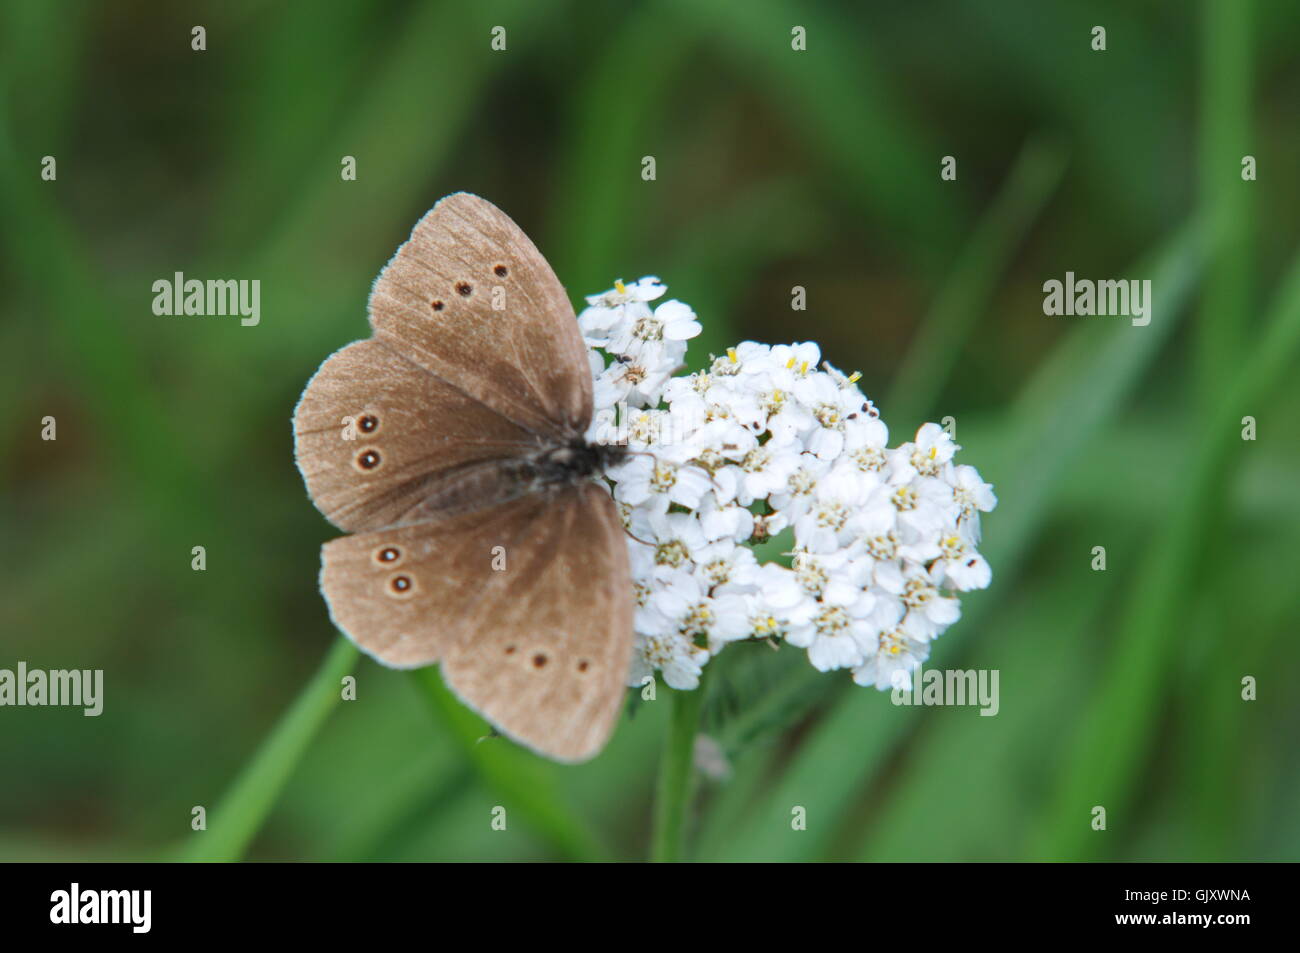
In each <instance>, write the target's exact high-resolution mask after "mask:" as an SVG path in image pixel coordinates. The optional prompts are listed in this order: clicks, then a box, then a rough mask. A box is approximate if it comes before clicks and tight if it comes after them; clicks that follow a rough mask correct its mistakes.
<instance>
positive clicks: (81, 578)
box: [0, 0, 1300, 860]
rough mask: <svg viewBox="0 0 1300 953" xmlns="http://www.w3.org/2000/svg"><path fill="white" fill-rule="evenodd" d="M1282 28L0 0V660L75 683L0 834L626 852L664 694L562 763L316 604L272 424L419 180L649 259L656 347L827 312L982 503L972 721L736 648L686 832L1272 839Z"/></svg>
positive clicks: (907, 844)
mask: <svg viewBox="0 0 1300 953" xmlns="http://www.w3.org/2000/svg"><path fill="white" fill-rule="evenodd" d="M195 24H202V25H203V26H205V28H206V30H207V50H206V52H194V51H193V50H191V46H190V38H191V33H190V30H191V27H192V26H193V25H195ZM496 25H502V26H504V27H505V28H506V31H507V50H506V51H505V52H494V51H492V50H491V48H490V45H489V42H490V38H491V37H490V31H491V29H492V27H493V26H496ZM796 25H801V26H804V27H805V28H806V29H807V36H808V40H807V47H808V48H807V51H806V52H794V51H792V50H791V42H790V40H791V29H792V27H793V26H796ZM1095 25H1102V26H1104V27H1105V28H1106V30H1107V49H1106V51H1105V52H1094V51H1093V50H1092V49H1091V47H1090V44H1091V29H1092V27H1093V26H1095ZM1298 39H1300V5H1297V4H1295V3H1293V2H1290V0H1278V2H1264V0H1258V2H1248V0H1241V2H1235V0H1230V2H1183V0H1171V2H1154V0H1153V2H1139V3H1134V2H1128V0H1109V2H1095V0H1093V2H1087V3H1084V2H1052V3H1045V2H1037V0H1005V2H997V3H993V2H980V0H936V2H927V3H918V4H894V3H884V2H879V3H854V4H832V3H825V2H823V3H795V2H793V0H743V2H742V0H731V2H724V0H662V2H644V3H614V2H609V3H582V2H558V0H548V2H545V3H539V2H536V0H492V2H484V3H416V2H407V3H395V4H387V5H383V4H372V3H361V2H355V3H350V2H349V3H344V2H339V3H308V2H292V3H270V2H251V0H246V2H221V3H206V4H202V3H201V4H186V5H180V4H164V3H153V4H150V3H131V2H117V3H112V4H109V3H92V2H44V0H7V2H5V3H4V4H3V5H2V6H0V84H2V86H3V88H2V89H0V245H2V247H3V256H2V258H0V353H3V355H4V356H5V359H6V360H5V363H6V365H7V371H6V373H4V374H3V375H0V446H2V447H3V456H2V458H0V460H2V469H0V474H2V476H0V478H2V479H3V484H4V491H3V502H2V503H0V505H2V507H3V515H2V527H3V528H2V529H0V534H2V537H3V546H2V547H0V561H2V562H0V569H2V570H3V571H2V572H0V580H2V581H0V640H2V642H0V667H4V668H13V667H15V666H16V664H17V662H18V660H25V661H26V662H27V663H28V665H29V666H30V667H42V668H65V667H75V668H102V669H104V671H105V676H104V677H105V695H106V698H105V711H104V714H103V715H102V716H100V717H99V718H85V717H83V716H82V714H81V712H80V711H79V710H77V709H58V708H46V709H33V708H24V709H16V708H4V709H0V859H5V860H53V859H144V858H154V857H175V856H183V857H190V858H196V859H206V858H213V859H219V858H233V857H247V858H252V859H263V860H273V859H304V860H419V859H488V860H494V859H525V860H533V859H548V858H554V859H565V858H577V859H589V858H613V859H640V858H643V857H645V856H646V855H647V851H648V845H649V842H650V829H651V817H652V814H653V792H654V787H655V775H656V770H657V765H658V761H659V752H660V749H661V747H662V745H663V739H664V735H665V731H666V726H667V721H668V717H667V716H668V708H669V707H670V706H669V705H667V704H665V703H664V700H665V699H666V698H667V696H668V695H670V694H671V692H669V691H668V690H666V689H664V690H661V693H660V699H659V701H658V702H656V703H647V704H641V705H640V706H638V707H637V708H636V710H635V713H634V715H632V716H631V717H628V718H625V719H624V721H623V722H622V724H621V725H620V727H619V729H618V731H617V734H616V736H615V738H614V740H613V742H612V743H611V744H610V746H609V748H608V749H607V750H606V752H605V753H604V754H603V755H602V756H601V757H599V758H598V759H596V760H595V761H594V762H591V763H589V764H586V765H583V766H580V767H575V768H562V767H557V766H553V765H550V764H547V763H545V762H542V761H539V760H538V759H536V758H534V757H532V756H531V755H527V754H524V753H523V752H521V751H519V750H518V749H515V748H514V747H513V746H511V745H510V744H509V743H508V742H506V741H504V740H501V739H490V740H487V741H482V742H481V743H480V742H479V740H478V739H479V738H480V736H481V735H482V734H483V733H484V727H483V724H482V722H480V721H478V720H477V719H475V718H473V717H472V716H470V715H468V714H467V713H466V712H465V711H464V710H463V709H460V708H459V707H458V706H456V705H455V703H454V702H449V701H448V699H447V697H446V695H445V692H444V691H443V690H442V689H441V688H440V686H439V684H438V681H437V676H436V673H429V672H426V673H422V674H420V675H414V676H413V675H411V674H409V673H397V672H391V671H387V670H384V669H382V668H381V667H379V666H377V665H375V664H373V663H371V662H370V661H368V660H367V661H361V662H356V663H355V665H354V662H353V659H352V657H351V654H350V652H349V651H348V650H347V649H346V647H341V646H343V643H342V641H341V640H340V639H339V638H338V637H337V636H336V634H335V632H334V630H333V629H332V627H331V625H330V623H329V620H328V618H327V616H326V611H325V606H324V604H323V602H322V600H321V598H320V596H319V594H318V592H317V589H316V573H317V567H318V550H319V546H320V544H321V543H322V542H323V541H324V540H326V539H328V538H330V537H331V536H333V535H334V532H333V530H332V528H331V527H329V526H328V525H327V524H326V522H325V521H324V520H323V519H322V518H321V517H320V516H319V515H318V514H317V512H316V510H315V509H314V508H313V507H312V506H311V504H310V503H309V501H308V500H307V498H306V496H305V493H304V490H303V487H302V484H301V481H300V479H299V477H298V474H297V472H296V471H295V469H294V466H293V455H292V439H291V432H290V423H289V418H290V414H291V411H292V408H293V406H294V402H295V400H296V399H297V397H298V394H299V392H300V391H301V388H302V387H303V385H304V383H305V382H306V380H307V378H308V377H309V375H310V374H311V373H312V371H313V370H314V369H315V367H316V366H317V364H318V363H319V362H320V361H321V360H322V359H323V358H324V357H325V356H326V355H327V354H329V353H330V352H331V351H333V350H334V349H336V348H338V347H339V346H341V345H343V344H344V343H346V342H348V341H351V340H354V339H356V338H360V337H364V336H365V335H366V334H367V333H368V331H367V328H366V320H365V300H366V295H367V292H368V290H369V286H370V283H371V281H372V280H373V278H374V276H375V275H376V273H377V272H378V270H379V268H380V267H381V266H382V265H383V263H384V262H385V261H386V260H387V259H388V257H389V256H390V255H391V254H392V252H393V250H394V249H395V248H396V246H397V245H398V244H399V243H400V242H401V241H402V240H403V239H404V238H405V237H406V235H407V233H408V231H409V229H410V228H411V226H412V225H413V224H414V222H415V221H416V220H417V219H418V218H419V216H420V215H421V214H422V213H423V212H424V211H425V209H427V208H428V207H429V206H430V205H431V204H433V202H434V201H435V200H437V199H438V198H439V197H440V196H442V195H444V194H446V193H448V192H452V191H456V190H460V189H466V190H470V191H474V192H478V193H480V194H482V195H484V196H486V197H488V198H489V199H491V200H492V201H493V202H495V203H497V204H498V205H500V206H501V207H502V208H503V209H505V210H506V211H507V212H508V213H509V214H510V215H511V216H513V217H514V218H515V219H516V220H517V221H518V222H519V223H520V224H521V225H522V226H523V227H524V229H525V230H526V231H528V232H529V233H530V235H531V236H532V237H533V239H534V240H535V241H536V242H537V243H538V245H539V246H540V247H541V249H542V250H543V252H544V253H545V254H546V255H547V256H548V258H549V259H550V261H551V262H552V264H553V265H554V267H555V269H556V272H557V273H558V274H559V276H560V278H561V281H563V282H564V284H565V285H566V286H567V287H568V289H569V291H570V293H571V295H572V297H573V299H574V301H575V302H578V301H579V298H580V296H581V295H583V294H588V293H593V292H596V291H599V290H602V289H604V288H607V287H609V286H610V284H611V283H612V280H613V279H614V278H615V277H620V276H621V277H624V278H628V279H631V278H634V277H637V276H640V275H642V274H657V275H659V276H661V277H662V278H663V279H664V281H665V282H666V283H667V284H668V285H669V287H670V292H669V293H670V295H671V296H673V297H678V298H680V299H682V300H684V301H686V302H688V303H690V304H691V305H692V306H693V307H694V308H695V309H696V310H697V311H698V313H699V314H700V315H701V319H702V321H703V322H704V326H705V333H704V336H703V337H702V338H701V339H699V340H697V341H695V342H692V344H693V346H692V358H693V360H694V361H695V362H696V363H697V364H698V363H700V362H702V361H703V360H704V359H705V358H706V357H707V355H708V352H709V351H711V350H712V351H720V350H721V349H722V348H724V347H725V346H726V345H728V344H729V343H734V342H736V341H738V340H741V339H745V338H753V339H757V340H762V341H767V342H769V343H780V342H783V341H790V340H808V339H811V340H816V341H819V342H820V343H821V344H822V348H823V354H824V355H825V356H826V357H827V358H829V359H830V360H831V361H833V362H834V363H835V364H837V365H838V366H840V367H844V368H846V369H853V368H857V369H860V370H862V371H863V374H864V379H863V382H862V383H863V387H864V390H865V391H866V392H867V393H868V394H869V395H871V396H872V397H873V398H874V399H875V401H876V402H877V405H878V406H879V407H880V409H881V411H882V414H883V417H884V419H885V420H886V421H887V422H888V423H889V425H890V427H891V432H892V437H893V439H894V441H898V440H902V439H905V438H906V436H907V435H908V434H909V433H911V432H912V431H913V430H914V429H915V428H916V426H917V425H918V424H920V423H921V422H922V421H924V420H927V419H935V420H937V419H939V418H941V417H943V416H946V415H952V416H953V417H954V418H955V419H956V421H957V424H956V426H957V439H958V442H959V443H960V444H962V445H963V447H964V448H965V449H964V450H963V452H962V454H961V459H962V461H963V462H966V463H971V464H974V465H976V466H977V467H979V469H980V470H981V472H982V473H983V475H984V476H985V478H986V479H988V480H991V481H992V482H993V483H994V484H995V485H996V488H997V493H998V496H999V498H1000V505H999V507H998V509H997V510H996V511H995V512H994V513H992V514H990V515H989V516H988V517H987V518H986V519H985V523H984V527H985V532H984V535H985V545H984V546H983V547H982V548H983V550H984V552H985V553H986V555H987V556H988V558H989V560H990V562H991V563H992V565H993V567H994V582H993V586H992V588H991V589H989V590H987V591H985V592H982V593H975V594H971V595H970V596H969V597H967V598H966V599H964V609H965V618H963V620H962V621H961V622H960V623H959V624H958V625H957V626H955V627H954V628H953V629H952V630H951V631H950V632H949V633H948V634H946V635H945V636H944V637H943V638H942V639H940V640H939V641H938V642H937V643H936V645H935V650H934V654H933V657H932V660H931V662H930V665H932V666H937V667H948V668H952V667H973V668H990V669H998V670H999V671H1000V673H1001V674H1000V679H1001V681H1000V688H1001V711H1000V713H999V714H998V715H997V717H994V718H983V717H979V716H978V713H977V710H976V709H974V708H951V709H944V708H929V709H917V708H901V707H895V706H893V705H891V704H890V701H889V696H888V695H887V694H882V693H877V692H875V691H873V690H868V689H862V688H857V687H856V686H853V685H852V684H851V682H850V681H849V679H848V677H847V674H845V673H835V674H827V675H819V674H818V673H816V672H815V671H813V670H812V669H811V667H810V666H809V665H808V664H807V661H806V657H805V656H804V654H803V653H802V652H798V651H794V650H789V651H784V652H781V653H773V652H771V651H769V650H768V649H767V648H766V647H763V646H749V645H742V646H738V647H735V648H733V649H731V650H730V651H728V652H727V653H725V654H724V655H723V656H722V657H721V658H720V660H719V661H718V663H717V664H716V670H715V671H714V673H713V677H712V680H711V682H710V686H709V687H710V695H709V697H708V699H707V701H706V704H705V712H704V726H705V730H706V731H707V732H708V733H709V734H710V735H711V736H712V737H713V738H714V739H716V740H717V741H718V743H719V744H720V745H721V746H722V749H723V751H724V752H725V755H726V758H727V760H728V762H729V766H730V773H729V776H728V777H727V778H726V779H705V780H701V782H700V783H699V786H698V791H697V796H696V797H695V799H694V801H693V802H692V805H691V808H690V811H689V814H688V820H687V835H688V848H687V852H686V856H687V857H690V858H694V859H700V860H816V859H840V860H857V859H861V860H1020V859H1052V860H1229V859H1231V860H1294V859H1297V855H1298V854H1300V810H1298V809H1297V808H1298V805H1300V798H1297V796H1296V791H1297V782H1300V757H1298V756H1297V751H1298V746H1297V736H1298V734H1300V704H1297V695H1296V690H1295V689H1296V685H1297V681H1298V679H1300V642H1298V641H1297V639H1296V632H1297V623H1298V622H1300V605H1298V602H1297V598H1296V575H1297V568H1298V566H1300V559H1298V558H1297V552H1300V549H1298V543H1300V493H1298V492H1297V490H1298V489H1300V481H1298V480H1297V472H1298V465H1300V389H1297V388H1296V387H1295V386H1294V379H1295V378H1294V374H1295V371H1296V368H1297V363H1296V352H1297V347H1296V345H1297V341H1298V340H1300V271H1297V258H1296V251H1297V248H1298V247H1300V242H1298V241H1297V239H1298V238H1300V225H1298V224H1297V223H1298V222H1300V187H1297V178H1298V172H1300V163H1298V162H1297V156H1298V154H1300V125H1297V123H1296V121H1295V120H1296V106H1297V103H1300V68H1297V61H1296V50H1297V48H1298V46H1297V40H1298ZM1247 154H1249V155H1253V156H1255V157H1256V158H1257V161H1258V169H1259V173H1258V175H1259V177H1258V181H1255V182H1243V181H1242V179H1241V175H1240V163H1241V157H1242V156H1243V155H1247ZM46 155H53V156H55V157H56V159H57V163H58V166H57V169H58V178H57V181H54V182H47V181H42V179H41V177H40V163H41V159H42V157H43V156H46ZM347 155H351V156H355V157H356V160H357V171H358V177H357V180H356V181H354V182H345V181H342V180H341V179H340V175H339V172H340V160H341V158H342V157H343V156H347ZM645 155H653V156H655V157H656V160H657V167H658V168H657V172H658V177H657V180H656V181H654V182H646V181H643V180H642V179H641V175H640V172H641V158H642V156H645ZM945 155H951V156H954V157H955V158H956V159H957V163H958V165H957V169H958V177H957V180H956V181H954V182H945V181H941V179H940V176H939V168H940V160H941V158H942V157H943V156H945ZM1067 270H1069V271H1074V272H1075V273H1076V274H1077V275H1079V276H1080V277H1092V278H1138V279H1141V278H1150V279H1151V280H1152V281H1153V283H1154V317H1153V320H1152V322H1151V324H1150V325H1149V326H1148V327H1145V328H1135V327H1131V326H1130V324H1129V322H1128V321H1127V320H1124V319H1117V318H1070V317H1050V318H1049V317H1046V316H1044V314H1043V313H1042V290H1041V286H1042V283H1043V282H1044V281H1045V280H1047V279H1049V278H1058V279H1059V278H1063V277H1064V273H1065V272H1066V271H1067ZM175 271H183V272H185V273H186V274H187V276H191V277H200V278H240V279H252V278H257V279H260V281H261V283H262V302H261V304H262V317H261V323H260V325H259V326H257V327H241V326H240V325H239V323H238V320H237V319H235V318H218V317H192V318H183V317H158V316H155V315H154V314H153V313H152V311H151V302H152V297H153V296H152V291H151V285H152V283H153V281H155V280H156V279H159V278H170V277H171V275H172V273H173V272H175ZM795 285H801V286H803V287H805V288H806V289H807V294H808V301H809V310H808V311H807V312H805V313H796V312H792V311H791V310H790V307H789V304H790V293H791V291H790V289H791V288H792V286H795ZM47 415H50V416H54V417H56V418H57V422H58V423H57V426H58V439H57V441H55V442H45V441H42V440H41V439H40V427H41V424H40V422H41V419H42V418H43V417H45V416H47ZM1245 415H1252V416H1254V417H1255V418H1256V420H1257V422H1258V439H1257V440H1256V441H1254V442H1246V441H1243V440H1242V439H1241V418H1242V417H1243V416H1245ZM196 545H203V546H205V547H206V550H207V570H206V572H194V571H192V570H191V568H190V561H191V555H190V553H191V548H192V547H193V546H196ZM1099 545H1100V546H1105V547H1106V550H1107V565H1108V568H1107V570H1106V571H1105V572H1094V571H1092V570H1091V568H1090V563H1091V561H1092V548H1093V547H1094V546H1099ZM350 670H354V671H355V674H356V676H357V680H358V698H357V700H356V701H348V702H338V685H339V680H340V678H341V677H342V676H343V675H344V674H346V673H347V672H348V671H350ZM1247 675H1250V676H1254V677H1256V678H1257V679H1258V680H1259V688H1258V700H1256V701H1253V702H1244V701H1242V700H1241V679H1242V678H1243V677H1244V676H1247ZM195 805H203V806H205V807H206V808H207V809H208V811H209V817H208V830H206V831H203V832H192V831H191V829H190V820H191V809H192V807H194V806H195ZM496 805H502V806H504V807H506V809H507V811H508V816H509V828H508V830H507V831H506V832H498V831H493V830H491V828H490V826H489V820H490V812H491V809H492V808H493V807H494V806H496ZM794 805H800V806H803V807H805V808H806V810H807V816H808V825H807V830H806V831H799V832H796V831H792V830H791V825H790V817H791V808H792V806H794ZM1094 805H1102V806H1104V807H1106V809H1107V814H1108V817H1107V821H1108V824H1107V827H1108V829H1107V830H1106V831H1105V832H1096V831H1093V830H1092V829H1091V826H1090V822H1091V820H1092V813H1091V812H1092V808H1093V806H1094Z"/></svg>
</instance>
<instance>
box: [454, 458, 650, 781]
mask: <svg viewBox="0 0 1300 953" xmlns="http://www.w3.org/2000/svg"><path fill="white" fill-rule="evenodd" d="M506 559H507V563H506V569H505V571H504V576H505V587H504V588H503V589H502V590H501V595H502V598H500V599H498V600H488V599H484V600H482V604H481V605H477V606H476V607H475V610H474V616H475V618H474V622H473V627H472V630H470V631H466V632H465V633H464V634H463V635H462V637H461V638H460V639H459V640H458V641H457V643H456V644H455V645H454V646H453V647H451V649H450V650H449V651H448V653H447V655H446V656H445V657H444V659H443V663H442V670H443V677H444V678H445V679H446V680H447V684H448V685H449V686H450V687H451V688H452V690H453V691H454V692H455V693H456V694H457V695H458V696H459V697H460V698H461V699H462V700H463V701H465V702H466V703H467V704H468V705H470V707H472V708H474V709H475V710H476V711H478V712H480V713H481V714H482V715H483V716H484V717H485V718H486V719H487V720H488V721H490V722H491V723H492V724H494V725H496V726H497V727H498V728H499V729H500V730H501V731H502V733H504V734H505V735H507V736H509V737H511V738H513V739H514V740H516V741H519V742H521V743H522V744H525V745H527V746H528V747H530V748H532V749H534V750H536V751H539V752H541V753H542V754H545V755H547V756H548V757H551V758H555V759H558V760H561V761H570V762H572V761H584V760H586V759H587V758H590V757H591V756H592V755H594V754H595V753H596V752H597V751H599V750H600V749H601V748H602V747H603V746H604V744H605V742H606V740H607V739H608V738H609V734H610V732H611V731H613V728H614V724H615V722H616V721H617V720H618V715H619V711H620V704H621V701H622V699H623V696H624V693H625V688H624V683H625V680H626V678H627V672H628V665H629V663H630V661H631V653H632V612H633V599H632V589H631V584H630V570H629V568H628V554H627V542H626V539H625V537H624V534H623V524H622V521H621V520H620V518H619V515H618V510H617V508H616V506H615V505H614V501H613V500H612V499H611V498H610V497H609V495H608V494H607V493H605V492H604V491H603V490H601V489H600V488H599V487H597V486H595V485H594V484H590V483H583V484H579V485H577V486H572V487H568V488H566V489H564V490H561V491H559V493H558V494H557V495H555V496H553V498H552V499H551V500H550V501H549V504H548V505H547V506H546V508H545V509H544V510H543V511H542V513H541V514H540V515H539V517H538V518H537V519H536V520H535V521H534V522H533V525H532V528H531V531H530V532H528V533H527V534H526V535H525V536H524V537H522V538H521V539H520V541H519V542H518V543H516V544H515V545H514V546H508V547H507V551H506Z"/></svg>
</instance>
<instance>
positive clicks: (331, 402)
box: [294, 339, 538, 532]
mask: <svg viewBox="0 0 1300 953" xmlns="http://www.w3.org/2000/svg"><path fill="white" fill-rule="evenodd" d="M537 446H538V438H537V436H536V435H534V434H531V433H529V432H528V431H527V430H525V429H524V428H522V427H520V426H519V425H518V424H516V423H514V422H513V421H510V420H507V419H506V418H505V417H502V416H501V415H500V414H498V413H496V412H495V411H493V410H491V409H489V408H488V407H486V406H484V405H483V404H482V403H480V402H479V401H477V400H475V399H473V398H471V397H470V396H468V395H467V394H465V393H464V392H463V391H460V390H457V389H456V388H455V387H453V386H452V385H451V384H449V383H447V382H446V381H444V380H442V379H440V378H437V377H434V376H433V375H432V374H430V373H429V372H428V371H426V370H424V369H423V368H421V367H420V366H419V365H417V364H414V363H412V362H411V361H408V360H406V359H405V358H403V357H402V356H401V355H400V354H398V353H396V352H395V351H393V350H392V349H391V348H390V347H389V346H388V345H386V344H384V343H382V342H380V341H376V340H373V339H371V340H367V341H357V342H355V343H353V344H349V345H348V346H347V347H345V348H343V349H342V350H340V351H338V352H336V353H335V354H334V355H332V356H331V357H330V358H328V359H327V360H326V361H325V363H324V364H322V365H321V367H320V370H318V371H317V372H316V374H315V376H314V377H312V379H311V381H310V382H309V383H308V384H307V388H306V390H305V391H304V392H303V395H302V399H301V400H300V401H299V402H298V407H297V409H296V410H295V411H294V451H295V455H296V457H297V461H298V469H299V470H301V471H302V475H303V479H304V480H305V481H306V483H307V491H308V493H310V494H311V498H312V500H313V501H315V503H316V506H317V507H318V508H319V509H320V511H321V512H322V513H324V514H325V516H326V517H327V518H328V519H329V520H330V522H332V523H333V524H334V525H335V526H337V527H338V528H339V529H342V530H346V531H349V532H357V531H365V530H374V529H380V528H382V527H385V526H393V525H395V524H398V523H402V522H411V521H414V520H417V519H421V518H427V517H428V516H429V515H431V512H430V511H431V510H435V509H437V507H438V505H439V504H442V506H443V508H445V509H454V508H455V506H454V504H455V502H456V500H457V499H459V498H461V497H466V496H469V495H470V494H472V493H475V492H477V493H479V494H480V495H483V496H486V498H487V499H489V500H490V499H491V496H490V495H488V494H489V493H491V492H498V493H500V492H501V491H494V490H493V489H492V488H491V487H488V486H484V485H483V483H484V481H488V480H491V479H492V477H493V475H494V474H496V475H497V478H498V479H505V477H506V474H504V473H500V472H499V470H498V468H497V467H495V466H494V464H495V463H496V462H497V461H500V460H502V459H505V458H512V457H517V456H518V455H520V454H521V453H525V452H528V451H529V450H535V449H536V448H537ZM505 489H508V488H502V490H505Z"/></svg>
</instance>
